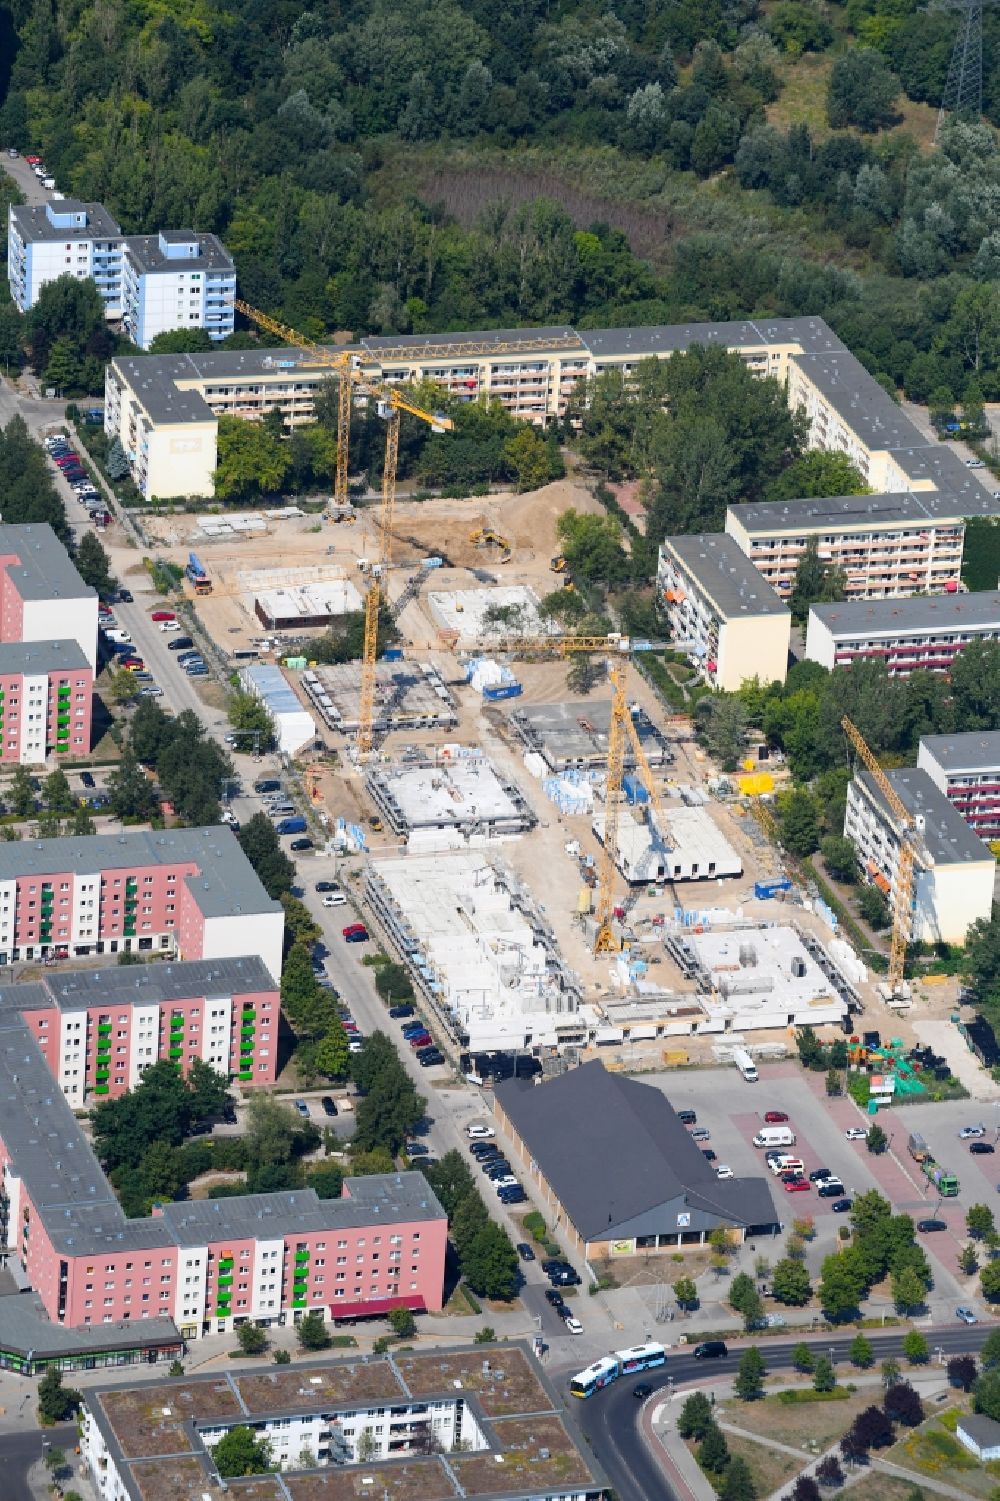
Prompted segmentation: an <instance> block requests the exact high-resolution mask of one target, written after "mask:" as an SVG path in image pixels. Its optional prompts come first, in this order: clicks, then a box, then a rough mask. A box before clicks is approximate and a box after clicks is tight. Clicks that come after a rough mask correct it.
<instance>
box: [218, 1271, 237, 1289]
mask: <svg viewBox="0 0 1000 1501" xmlns="http://www.w3.org/2000/svg"><path fill="white" fill-rule="evenodd" d="M218 1284H219V1287H220V1288H221V1287H232V1285H233V1274H232V1272H220V1273H219V1277H218Z"/></svg>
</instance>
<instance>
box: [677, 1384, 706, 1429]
mask: <svg viewBox="0 0 1000 1501" xmlns="http://www.w3.org/2000/svg"><path fill="white" fill-rule="evenodd" d="M713 1422H714V1419H713V1417H712V1404H711V1403H710V1402H709V1400H708V1398H707V1397H706V1396H705V1393H704V1392H692V1393H691V1395H690V1397H687V1398H685V1401H684V1406H683V1407H682V1408H681V1410H680V1415H679V1417H678V1419H677V1432H678V1433H679V1434H680V1436H681V1438H694V1439H702V1438H704V1437H705V1434H706V1433H707V1432H708V1430H709V1428H710V1427H711V1426H712V1424H713Z"/></svg>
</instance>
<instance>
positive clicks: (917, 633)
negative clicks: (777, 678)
mask: <svg viewBox="0 0 1000 1501" xmlns="http://www.w3.org/2000/svg"><path fill="white" fill-rule="evenodd" d="M998 636H1000V592H998V591H997V590H995V589H987V590H982V591H981V592H979V593H977V594H961V593H957V594H941V595H935V596H933V597H931V598H928V597H926V596H919V597H914V598H913V599H872V600H861V599H857V600H845V601H844V602H843V603H837V604H818V605H813V606H812V607H811V609H810V611H809V623H808V626H807V629H806V656H807V657H808V658H809V659H810V660H811V661H813V662H819V663H820V665H821V666H823V667H829V668H831V669H832V668H834V667H850V666H851V665H852V663H854V662H857V661H863V660H865V659H868V660H871V661H881V662H884V663H885V664H886V666H887V668H888V669H889V672H890V673H892V674H893V676H900V677H905V676H907V675H908V674H909V673H911V672H914V671H915V670H916V669H917V668H918V667H923V668H926V669H927V670H928V671H930V672H947V671H948V670H949V669H950V667H951V664H952V660H953V659H954V657H955V655H956V654H957V653H958V652H960V651H961V650H962V648H963V647H964V646H968V644H969V643H970V641H993V640H995V639H996V638H997V637H998Z"/></svg>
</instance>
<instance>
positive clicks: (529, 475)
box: [503, 423, 555, 490]
mask: <svg viewBox="0 0 1000 1501" xmlns="http://www.w3.org/2000/svg"><path fill="white" fill-rule="evenodd" d="M503 451H504V456H505V458H506V459H507V461H508V463H509V464H510V465H511V467H512V468H513V470H514V473H515V475H516V476H517V488H518V490H537V489H538V488H539V487H540V486H541V485H547V484H548V482H549V480H550V479H554V478H555V476H554V475H553V473H552V463H551V452H550V449H549V446H548V444H547V443H546V442H545V439H544V438H543V437H542V436H541V435H540V434H539V432H538V431H537V429H535V428H534V427H532V426H531V425H530V424H529V423H525V424H524V426H523V427H521V428H520V429H519V430H518V432H516V433H515V434H514V436H513V437H512V438H508V439H507V441H506V443H505V444H504V449H503Z"/></svg>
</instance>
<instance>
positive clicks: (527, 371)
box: [105, 317, 968, 499]
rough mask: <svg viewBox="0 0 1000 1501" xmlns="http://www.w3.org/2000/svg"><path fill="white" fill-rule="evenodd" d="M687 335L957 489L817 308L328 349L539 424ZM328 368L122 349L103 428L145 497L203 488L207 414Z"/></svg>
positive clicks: (829, 424)
mask: <svg viewBox="0 0 1000 1501" xmlns="http://www.w3.org/2000/svg"><path fill="white" fill-rule="evenodd" d="M693 344H702V345H707V346H709V347H713V346H714V347H718V348H723V349H728V350H731V351H733V352H735V353H738V354H740V355H741V357H742V358H743V359H744V360H745V362H746V364H747V365H748V367H749V368H750V369H751V370H752V371H754V373H755V374H758V375H769V376H773V377H774V378H775V379H777V380H779V381H781V382H782V384H784V385H785V386H786V387H787V390H788V399H789V404H790V405H791V406H792V407H797V406H801V407H802V408H803V409H804V410H805V412H806V414H807V415H808V418H809V422H810V433H809V442H810V444H811V445H812V446H813V447H815V448H827V449H839V450H840V451H842V452H844V453H846V454H848V455H849V457H850V458H851V459H852V461H853V462H854V463H855V464H856V465H857V467H858V468H859V470H860V472H861V474H862V476H863V478H864V479H865V482H866V484H867V485H868V487H869V488H870V489H871V490H872V491H874V492H876V493H882V492H909V491H919V492H924V491H934V490H937V489H943V490H954V491H956V493H958V492H960V490H961V488H962V486H963V483H964V482H965V481H967V479H968V476H967V475H964V473H963V472H962V466H961V464H960V462H959V461H958V460H957V459H955V456H954V454H952V453H951V452H950V450H947V449H946V448H945V446H944V445H942V444H940V443H935V442H933V441H930V440H928V439H927V438H925V437H924V435H923V434H922V433H921V432H920V431H919V430H918V429H917V428H916V427H915V426H914V424H913V423H912V422H910V420H909V419H908V418H907V417H906V416H905V414H904V413H903V412H902V411H901V410H900V408H899V407H898V406H897V405H896V403H895V402H894V401H893V400H892V398H891V397H890V396H889V395H888V394H887V393H886V392H885V391H884V390H883V389H882V387H881V386H880V385H879V384H878V382H877V381H875V380H874V379H873V378H872V377H871V376H870V375H869V374H868V372H867V371H866V370H865V369H864V367H863V366H862V365H861V364H860V363H859V361H858V360H856V359H855V358H854V356H853V355H852V354H851V353H850V352H849V351H848V350H847V349H846V348H845V346H844V345H843V344H842V343H841V341H840V340H839V339H838V338H837V337H836V335H835V334H834V333H833V332H832V331H831V329H830V328H829V327H828V326H827V325H826V323H824V322H823V320H822V319H821V318H809V317H805V318H775V319H760V320H756V321H751V320H746V321H743V322H730V323H690V324H677V325H657V326H650V327H640V328H614V329H582V330H575V329H573V328H570V327H568V326H565V325H560V326H557V327H551V328H522V329H493V330H487V331H482V332H470V333H454V334H427V335H422V334H421V335H409V336H406V337H389V338H365V339H361V340H359V341H358V342H357V343H356V344H353V345H350V346H343V347H342V348H338V352H346V351H348V350H349V351H350V352H351V353H352V354H353V355H355V356H356V357H357V359H358V361H359V363H360V366H361V368H362V369H363V370H364V371H365V372H366V373H368V374H370V375H371V376H372V377H373V378H377V379H379V380H382V381H385V382H387V383H389V384H395V383H406V382H411V381H422V380H433V381H437V382H438V383H439V384H440V385H441V386H443V387H444V389H445V390H446V391H448V392H449V393H450V394H451V395H453V396H456V397H458V398H459V399H462V400H466V401H474V400H476V398H477V397H480V396H490V397H493V398H495V399H496V400H498V401H500V402H501V403H502V404H503V405H504V406H505V407H506V408H507V409H508V410H509V411H510V412H512V413H513V414H514V415H515V416H517V417H520V418H524V419H526V420H528V421H531V422H535V423H537V424H539V425H545V424H546V423H548V422H551V421H553V420H555V419H557V418H560V417H562V416H563V415H564V414H565V412H566V410H567V406H568V404H569V401H570V399H571V397H572V396H573V395H574V393H575V392H576V391H577V389H578V386H579V383H580V382H581V381H582V380H585V379H587V378H588V377H590V376H594V375H597V374H599V373H600V372H601V371H602V370H607V369H612V368H614V369H620V370H622V371H623V373H624V374H625V375H626V376H628V375H630V374H631V373H633V372H634V371H635V369H636V367H637V365H638V364H639V363H640V362H641V361H642V360H644V359H669V358H670V356H671V355H672V354H675V353H677V352H678V351H682V350H686V349H688V348H690V347H691V345H693ZM328 378H329V369H328V367H326V366H319V365H317V364H316V363H315V361H314V360H313V359H312V358H311V357H310V356H309V355H308V354H307V353H306V352H305V351H303V350H298V349H295V348H281V349H265V348H261V349H259V350H218V351H214V352H210V353H208V354H190V355H159V356H149V357H146V358H136V357H129V356H121V357H119V358H117V359H114V360H112V361H111V363H110V364H109V365H108V367H107V372H106V380H105V429H106V431H107V433H108V435H109V437H111V438H115V437H117V438H120V439H121V442H122V446H123V448H124V450H125V453H126V455H127V456H128V460H129V464H130V466H131V470H132V478H133V480H134V481H135V483H136V485H137V486H138V487H139V489H140V490H141V491H142V493H143V495H145V496H146V497H152V496H157V497H160V498H163V499H168V498H171V497H179V496H186V495H191V496H211V495H212V494H213V493H214V485H213V476H214V473H215V466H216V457H217V454H216V440H217V434H218V419H219V417H220V416H236V417H244V418H250V419H259V418H261V417H263V415H264V413H265V412H267V411H269V410H271V409H273V408H275V407H276V408H278V409H280V411H281V413H282V416H283V417H284V420H285V423H286V425H287V426H288V427H290V428H294V427H296V426H300V425H302V424H303V423H307V422H309V421H311V420H312V413H313V401H314V398H315V395H316V391H317V389H318V388H319V387H320V385H321V384H322V383H323V382H324V381H325V380H327V379H328ZM953 459H954V463H952V462H951V460H953Z"/></svg>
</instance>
